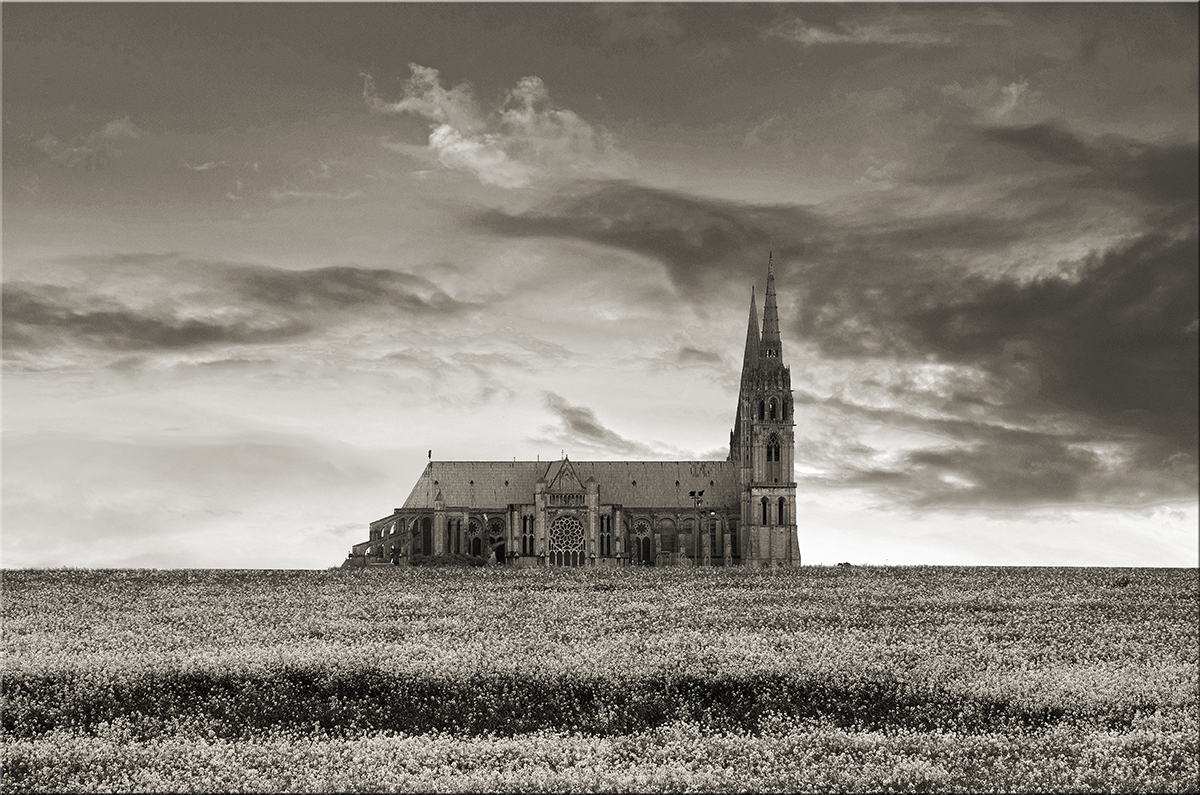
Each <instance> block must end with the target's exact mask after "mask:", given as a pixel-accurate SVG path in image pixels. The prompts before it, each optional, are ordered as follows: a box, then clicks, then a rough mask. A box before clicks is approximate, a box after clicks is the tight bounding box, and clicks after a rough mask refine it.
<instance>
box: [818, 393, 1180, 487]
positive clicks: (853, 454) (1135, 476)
mask: <svg viewBox="0 0 1200 795" xmlns="http://www.w3.org/2000/svg"><path fill="white" fill-rule="evenodd" d="M796 404H797V405H798V406H822V407H825V408H827V409H830V410H832V411H833V412H834V413H835V414H836V415H837V416H838V417H839V418H844V419H845V420H863V421H865V422H867V423H869V424H870V425H872V426H874V427H880V426H883V427H890V428H897V429H903V430H907V431H915V432H917V433H919V434H920V435H921V436H925V437H935V438H938V439H940V440H941V442H940V443H939V444H937V445H936V446H932V447H926V448H921V449H917V450H913V451H911V452H908V453H906V454H904V455H903V456H902V457H900V458H899V459H898V460H893V461H892V462H891V463H890V464H888V465H880V464H879V463H876V462H875V456H876V454H878V453H879V452H880V451H878V450H875V449H874V448H872V447H870V446H868V445H865V444H863V443H861V442H857V441H854V440H853V439H852V438H842V437H840V436H839V437H838V438H836V439H834V440H832V441H830V440H826V441H824V442H822V441H820V440H814V439H801V440H800V441H799V444H798V446H797V456H798V457H799V459H800V460H804V461H806V462H808V463H809V464H810V465H816V466H819V467H821V468H823V469H824V470H825V471H826V472H828V473H830V474H829V475H827V476H824V477H819V478H817V479H818V480H822V481H824V482H827V483H836V484H839V485H849V486H867V487H872V486H876V487H880V488H881V490H882V493H884V494H886V495H887V499H889V500H892V501H896V502H899V503H902V504H904V505H906V506H908V507H930V506H936V505H963V506H968V505H970V506H982V507H1021V506H1027V505H1046V504H1068V503H1071V502H1077V501H1084V502H1089V503H1094V504H1103V503H1110V504H1120V505H1125V504H1136V503H1138V502H1141V501H1143V500H1145V499H1146V498H1148V497H1149V498H1150V499H1185V498H1187V497H1189V496H1193V495H1194V494H1195V492H1196V488H1197V484H1198V483H1200V479H1198V470H1197V460H1196V456H1195V455H1194V454H1191V453H1187V452H1182V451H1180V450H1179V449H1178V448H1177V447H1176V446H1175V445H1173V444H1171V443H1169V442H1166V441H1164V440H1161V439H1157V438H1154V437H1150V436H1145V435H1138V434H1135V433H1131V432H1121V431H1113V430H1109V429H1104V428H1080V427H1077V426H1073V425H1072V424H1071V423H1066V422H1061V421H1060V422H1040V423H1038V422H1033V420H1034V419H1035V416H1034V415H1029V416H1024V417H1022V416H1021V414H1020V413H1019V412H1018V413H1015V414H1014V416H1011V417H1009V416H1004V415H1003V413H998V414H997V415H996V416H993V417H990V418H985V419H980V418H979V417H978V416H977V415H976V416H973V417H972V416H958V417H955V416H951V415H944V416H940V417H930V416H922V415H921V414H919V413H916V412H913V411H910V410H908V409H904V408H894V409H880V408H872V407H869V406H862V405H857V404H854V403H851V402H848V401H845V400H842V399H840V398H826V399H818V398H815V397H813V396H812V395H809V394H807V393H805V392H803V391H797V393H796ZM1022 420H1024V424H1025V425H1026V426H1028V427H1014V425H1015V424H1016V423H1021V421H1022ZM1039 426H1040V427H1039Z"/></svg>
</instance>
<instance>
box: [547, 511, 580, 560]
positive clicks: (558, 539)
mask: <svg viewBox="0 0 1200 795" xmlns="http://www.w3.org/2000/svg"><path fill="white" fill-rule="evenodd" d="M550 549H552V550H554V551H555V552H581V551H582V550H583V525H582V524H580V522H579V520H578V519H576V518H575V517H574V516H560V517H558V518H557V519H555V520H554V521H553V522H551V523H550Z"/></svg>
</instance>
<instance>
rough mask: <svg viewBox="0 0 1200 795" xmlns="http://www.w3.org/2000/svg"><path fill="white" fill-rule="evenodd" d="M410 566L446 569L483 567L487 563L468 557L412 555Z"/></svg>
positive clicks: (480, 559) (481, 559)
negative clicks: (448, 567) (450, 567)
mask: <svg viewBox="0 0 1200 795" xmlns="http://www.w3.org/2000/svg"><path fill="white" fill-rule="evenodd" d="M411 563H412V565H414V566H426V567H434V568H437V567H446V566H461V567H469V566H484V565H487V561H486V560H484V559H483V558H476V557H472V556H470V555H428V556H426V555H421V554H417V555H413V556H412V561H411Z"/></svg>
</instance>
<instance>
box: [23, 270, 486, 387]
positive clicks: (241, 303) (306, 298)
mask: <svg viewBox="0 0 1200 795" xmlns="http://www.w3.org/2000/svg"><path fill="white" fill-rule="evenodd" d="M77 259H81V260H82V261H85V262H92V263H101V264H104V265H107V266H108V268H109V271H108V272H109V276H108V277H107V278H106V279H105V281H104V283H103V284H100V285H93V286H90V287H89V286H79V285H71V286H63V285H55V284H39V283H32V282H11V283H8V284H5V286H4V292H3V309H4V312H3V324H4V327H3V328H4V352H5V357H6V358H7V359H10V360H12V359H16V360H22V361H25V362H26V363H27V364H34V363H36V361H37V360H39V358H40V357H42V356H45V355H48V354H50V353H52V352H54V351H55V350H70V349H73V348H75V347H82V348H87V349H92V350H108V351H155V350H170V349H188V348H199V347H206V346H213V345H219V344H225V345H255V344H264V343H271V342H278V341H283V340H288V339H292V338H297V337H303V336H306V335H310V334H313V333H316V332H318V331H320V330H322V329H325V328H328V327H331V326H334V325H337V324H339V323H343V322H346V321H347V320H348V319H349V318H351V317H354V316H356V315H358V314H361V313H363V312H369V311H372V310H379V309H386V310H388V311H393V310H399V311H400V312H402V313H403V314H404V315H405V316H431V315H437V316H442V315H444V314H446V313H451V314H457V313H460V312H462V311H464V310H465V309H466V308H467V307H468V306H469V305H468V304H466V303H463V302H460V301H457V300H455V299H454V298H452V297H451V296H449V295H448V294H447V293H446V292H445V291H443V290H442V289H441V288H439V287H437V286H436V285H434V284H433V283H432V282H429V281H428V280H426V279H424V278H422V277H419V276H415V275H413V274H410V273H403V272H398V271H390V270H382V269H367V268H356V267H351V266H331V267H325V268H315V269H311V270H305V271H291V270H284V269H279V268H271V267H268V266H265V265H255V264H247V263H230V262H220V261H198V260H188V259H183V258H179V257H176V256H173V255H156V254H146V255H123V256H116V257H83V258H77Z"/></svg>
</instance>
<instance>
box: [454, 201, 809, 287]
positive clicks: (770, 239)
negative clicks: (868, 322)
mask: <svg viewBox="0 0 1200 795" xmlns="http://www.w3.org/2000/svg"><path fill="white" fill-rule="evenodd" d="M573 191H574V192H563V193H562V194H560V196H558V197H556V198H555V200H554V201H553V202H551V203H548V204H547V206H546V207H545V208H543V209H540V210H534V211H530V212H526V213H521V214H508V213H503V212H500V211H496V210H489V211H485V212H483V213H481V214H479V215H478V216H477V217H476V219H475V223H476V224H477V225H479V226H481V227H483V228H485V229H488V230H491V231H494V232H498V233H501V234H505V235H512V236H521V237H525V236H545V237H566V238H576V239H582V240H588V241H590V242H593V243H597V244H601V245H606V246H613V247H616V248H620V249H624V250H627V251H632V252H635V253H638V254H642V255H645V256H648V257H651V258H653V259H657V260H659V261H661V262H662V263H664V264H665V265H666V266H667V269H668V271H669V274H670V276H671V279H672V281H673V282H674V283H675V285H676V286H677V287H678V288H680V289H681V290H683V291H684V292H686V293H688V294H690V296H691V297H697V296H698V295H699V294H700V293H701V291H702V289H703V288H704V287H705V286H706V285H707V284H708V281H709V280H710V279H711V278H713V277H717V278H722V279H729V278H739V279H744V278H745V277H746V276H749V275H751V274H753V275H754V277H757V275H759V274H760V273H761V272H762V266H763V264H764V261H765V259H766V254H767V252H768V251H769V250H770V249H771V248H772V246H773V245H774V246H775V248H774V250H775V252H776V255H792V256H803V255H805V254H807V253H809V250H810V248H811V246H812V245H813V244H814V243H815V242H816V240H817V239H818V238H819V237H820V236H821V235H823V234H825V232H826V231H827V228H828V227H827V225H826V224H825V222H824V221H822V220H821V219H820V218H819V216H817V215H816V214H815V213H811V212H809V211H807V210H805V209H803V208H799V207H794V206H787V205H778V206H755V205H747V204H743V203H738V202H726V201H719V200H714V199H701V198H698V197H693V196H688V195H686V194H682V193H677V192H672V191H665V190H659V189H655V188H646V187H642V186H639V185H635V184H633V183H628V182H605V183H598V184H595V183H589V184H588V185H586V186H584V187H583V188H582V193H581V194H580V192H579V191H580V189H579V188H575V189H573Z"/></svg>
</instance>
